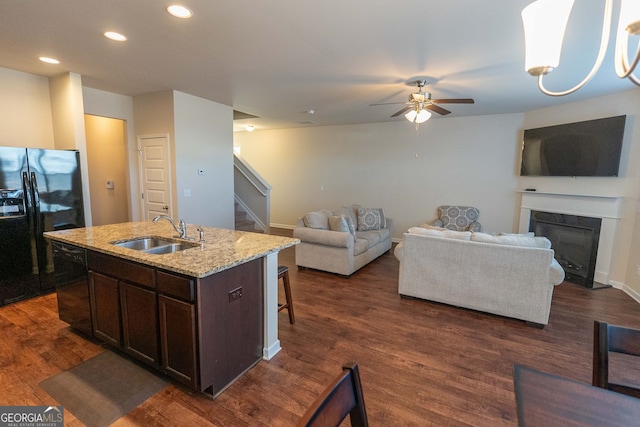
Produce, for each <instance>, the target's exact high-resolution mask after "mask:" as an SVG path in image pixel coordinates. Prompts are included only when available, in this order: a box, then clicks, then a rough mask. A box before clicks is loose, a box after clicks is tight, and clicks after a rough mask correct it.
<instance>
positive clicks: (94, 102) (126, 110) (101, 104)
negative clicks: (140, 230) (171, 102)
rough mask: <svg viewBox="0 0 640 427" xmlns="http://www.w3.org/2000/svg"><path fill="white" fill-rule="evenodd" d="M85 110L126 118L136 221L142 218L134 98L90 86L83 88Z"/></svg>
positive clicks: (129, 183)
mask: <svg viewBox="0 0 640 427" xmlns="http://www.w3.org/2000/svg"><path fill="white" fill-rule="evenodd" d="M82 97H83V99H84V112H85V113H86V114H91V115H94V116H102V117H110V118H113V119H120V120H124V122H125V145H126V147H127V148H126V149H127V155H126V159H127V164H128V170H127V183H126V185H127V196H128V198H129V201H130V203H129V204H128V206H129V211H128V216H129V220H131V221H134V220H138V219H139V218H140V203H139V200H138V197H137V194H138V174H137V170H138V156H137V151H136V150H137V142H136V136H135V128H134V125H133V98H132V97H130V96H125V95H118V94H115V93H111V92H105V91H102V90H98V89H92V88H88V87H83V88H82Z"/></svg>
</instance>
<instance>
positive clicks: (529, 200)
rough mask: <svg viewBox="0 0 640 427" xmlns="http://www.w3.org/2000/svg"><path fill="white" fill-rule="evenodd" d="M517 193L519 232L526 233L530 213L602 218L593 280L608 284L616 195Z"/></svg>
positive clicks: (617, 203) (616, 214)
mask: <svg viewBox="0 0 640 427" xmlns="http://www.w3.org/2000/svg"><path fill="white" fill-rule="evenodd" d="M519 193H522V203H521V206H520V223H519V230H520V232H521V233H525V232H527V231H529V220H530V217H531V211H543V212H553V213H561V214H567V215H578V216H586V217H592V218H601V219H602V228H601V230H600V239H599V240H598V256H597V258H596V272H595V277H594V279H595V281H596V282H598V283H603V284H609V274H610V271H611V262H612V255H613V247H614V244H615V238H616V229H617V227H618V221H619V220H620V207H621V200H622V198H621V197H618V196H598V195H586V194H562V193H545V192H539V191H519Z"/></svg>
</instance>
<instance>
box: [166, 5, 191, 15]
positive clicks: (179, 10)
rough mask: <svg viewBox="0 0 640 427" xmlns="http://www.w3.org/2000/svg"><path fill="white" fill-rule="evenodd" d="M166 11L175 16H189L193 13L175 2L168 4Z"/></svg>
mask: <svg viewBox="0 0 640 427" xmlns="http://www.w3.org/2000/svg"><path fill="white" fill-rule="evenodd" d="M167 12H169V13H170V14H171V15H173V16H175V17H176V18H191V16H192V15H193V13H191V11H190V10H189V9H187V8H186V7H184V6H180V5H177V4H174V5H172V6H169V7H168V8H167Z"/></svg>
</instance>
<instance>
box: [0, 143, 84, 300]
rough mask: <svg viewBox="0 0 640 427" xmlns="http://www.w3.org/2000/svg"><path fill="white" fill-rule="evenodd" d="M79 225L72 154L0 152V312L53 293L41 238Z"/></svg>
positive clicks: (49, 258)
mask: <svg viewBox="0 0 640 427" xmlns="http://www.w3.org/2000/svg"><path fill="white" fill-rule="evenodd" d="M84 225H85V222H84V209H83V202H82V178H81V175H80V162H79V156H78V152H77V151H74V150H42V149H32V148H16V147H0V306H2V305H6V304H10V303H12V302H15V301H20V300H23V299H25V298H29V297H33V296H36V295H40V294H43V293H47V292H51V291H53V290H54V287H55V282H54V276H53V273H54V266H53V251H52V248H51V243H50V242H49V241H47V240H46V239H45V238H44V237H43V235H42V233H43V232H45V231H54V230H64V229H68V228H76V227H84Z"/></svg>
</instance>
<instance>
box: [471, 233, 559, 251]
mask: <svg viewBox="0 0 640 427" xmlns="http://www.w3.org/2000/svg"><path fill="white" fill-rule="evenodd" d="M471 240H473V241H475V242H484V243H495V244H497V245H507V246H521V247H527V248H542V249H550V248H551V242H550V241H549V239H547V238H546V237H531V236H526V235H524V236H523V235H516V234H512V235H500V236H492V235H490V234H487V233H473V235H472V236H471Z"/></svg>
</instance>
